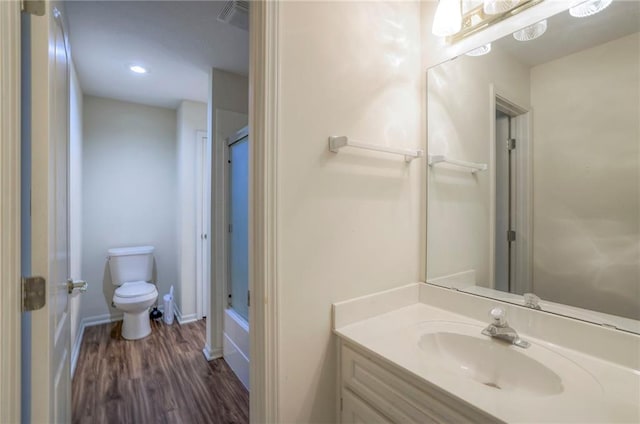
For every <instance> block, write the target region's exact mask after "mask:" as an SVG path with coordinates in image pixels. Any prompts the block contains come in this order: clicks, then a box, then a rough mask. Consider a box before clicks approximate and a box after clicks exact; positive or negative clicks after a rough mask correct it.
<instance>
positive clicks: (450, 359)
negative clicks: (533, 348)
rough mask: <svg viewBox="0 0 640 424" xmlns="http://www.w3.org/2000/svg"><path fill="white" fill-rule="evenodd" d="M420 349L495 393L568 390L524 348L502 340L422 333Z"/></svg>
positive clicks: (547, 393)
mask: <svg viewBox="0 0 640 424" xmlns="http://www.w3.org/2000/svg"><path fill="white" fill-rule="evenodd" d="M478 333H479V331H478ZM418 346H419V347H420V349H422V350H423V351H424V352H425V353H426V354H427V355H428V359H429V361H433V362H434V363H435V364H437V366H440V367H442V368H443V369H444V370H447V371H449V372H452V373H455V374H458V375H459V376H461V377H464V378H467V379H470V380H473V381H476V382H477V383H480V384H483V385H484V386H486V387H487V388H490V389H492V390H504V391H511V392H524V393H527V394H529V395H536V396H552V395H557V394H559V393H561V392H562V391H563V390H564V387H563V385H562V379H561V378H560V376H559V375H558V374H556V373H555V372H553V371H552V370H551V369H549V368H548V367H546V366H545V365H543V364H542V363H540V362H539V361H537V360H535V359H533V358H531V357H529V356H527V355H526V354H524V353H522V352H520V350H524V349H522V348H519V347H516V346H511V345H509V344H507V343H504V342H502V341H499V340H493V339H489V338H481V337H475V336H472V335H467V334H460V333H459V332H455V333H454V332H448V331H436V332H430V333H425V334H422V336H421V337H420V340H419V342H418Z"/></svg>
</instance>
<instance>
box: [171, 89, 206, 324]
mask: <svg viewBox="0 0 640 424" xmlns="http://www.w3.org/2000/svg"><path fill="white" fill-rule="evenodd" d="M197 131H205V132H206V131H207V104H206V103H200V102H192V101H186V100H185V101H183V102H181V103H180V105H179V106H178V111H177V140H178V141H177V143H178V144H177V178H178V181H177V183H178V191H177V193H178V199H179V201H178V203H177V208H178V211H177V213H178V231H177V236H178V281H177V284H176V285H175V292H174V299H175V304H176V306H177V308H178V309H179V313H180V316H181V317H182V319H191V318H195V316H196V242H197V239H196V216H197V215H196V213H197V211H196V192H197V186H198V184H199V183H198V181H196V152H197V143H198V140H196V132H197Z"/></svg>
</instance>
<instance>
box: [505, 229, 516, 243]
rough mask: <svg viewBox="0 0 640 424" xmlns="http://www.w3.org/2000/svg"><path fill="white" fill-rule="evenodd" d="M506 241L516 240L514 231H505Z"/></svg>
mask: <svg viewBox="0 0 640 424" xmlns="http://www.w3.org/2000/svg"><path fill="white" fill-rule="evenodd" d="M507 241H508V242H509V243H511V242H512V241H516V232H515V231H513V230H508V231H507Z"/></svg>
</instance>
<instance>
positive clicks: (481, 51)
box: [466, 43, 491, 56]
mask: <svg viewBox="0 0 640 424" xmlns="http://www.w3.org/2000/svg"><path fill="white" fill-rule="evenodd" d="M490 51H491V43H487V44H485V45H483V46H480V47H477V48H475V49H473V50H471V51H469V52H467V53H466V54H467V56H482V55H485V54H488V53H489V52H490Z"/></svg>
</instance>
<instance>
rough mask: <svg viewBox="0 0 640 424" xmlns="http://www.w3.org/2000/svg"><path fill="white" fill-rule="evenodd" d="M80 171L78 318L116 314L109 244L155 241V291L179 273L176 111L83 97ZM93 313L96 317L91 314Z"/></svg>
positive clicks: (112, 245) (175, 279) (164, 289)
mask: <svg viewBox="0 0 640 424" xmlns="http://www.w3.org/2000/svg"><path fill="white" fill-rule="evenodd" d="M83 113H84V131H83V168H82V177H83V178H82V179H83V187H82V197H83V208H82V212H83V222H82V248H83V263H82V274H83V276H84V278H85V279H86V280H87V281H88V282H89V290H88V291H87V293H86V294H85V295H84V297H83V302H82V307H81V311H82V317H83V318H84V319H89V318H95V319H100V318H101V319H105V318H108V317H114V316H118V315H120V314H119V313H118V312H116V310H115V309H113V308H111V301H112V299H113V292H114V290H115V286H113V284H112V283H111V280H110V274H109V273H108V263H107V260H106V257H107V249H109V248H110V247H118V246H134V245H152V246H155V248H156V251H155V259H156V265H157V282H158V291H159V292H160V294H161V295H162V294H163V293H166V292H168V290H169V287H170V285H171V284H176V282H177V281H178V273H177V269H178V267H177V259H178V247H177V243H176V240H177V235H176V223H177V208H176V203H177V192H176V185H177V175H176V166H177V161H176V153H177V152H176V112H175V110H172V109H164V108H159V107H151V106H144V105H139V104H133V103H127V102H122V101H117V100H111V99H105V98H99V97H93V96H85V97H84V107H83ZM96 317H97V318H96Z"/></svg>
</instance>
